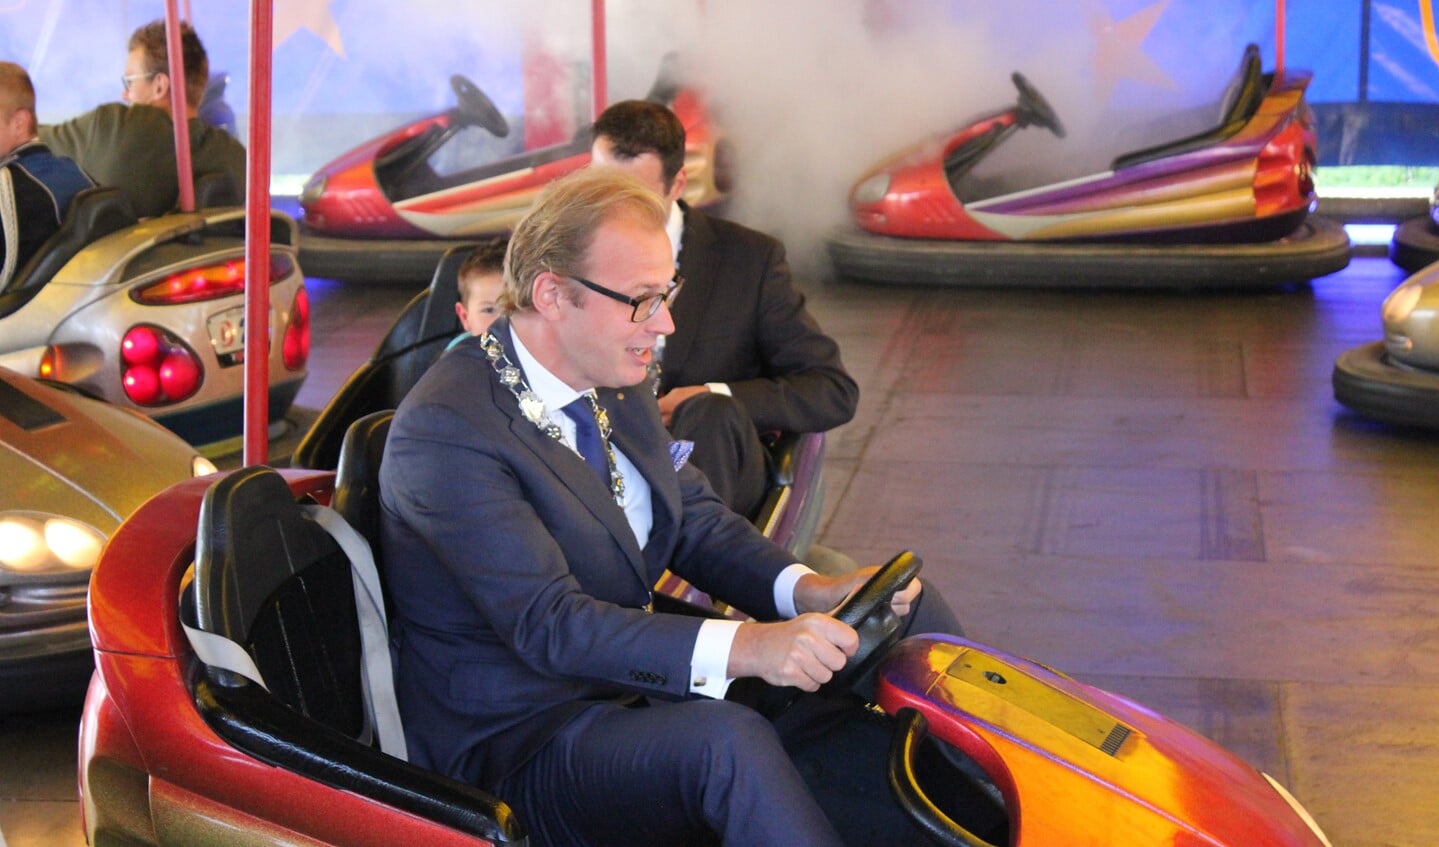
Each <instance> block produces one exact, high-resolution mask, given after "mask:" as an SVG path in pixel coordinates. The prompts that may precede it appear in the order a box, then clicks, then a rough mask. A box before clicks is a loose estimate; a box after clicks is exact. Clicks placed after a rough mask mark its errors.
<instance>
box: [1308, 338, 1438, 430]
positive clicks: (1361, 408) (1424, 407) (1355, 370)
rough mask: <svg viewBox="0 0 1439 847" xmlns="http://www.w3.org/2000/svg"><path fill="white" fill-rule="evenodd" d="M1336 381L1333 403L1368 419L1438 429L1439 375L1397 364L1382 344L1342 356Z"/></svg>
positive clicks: (1334, 378) (1335, 365) (1336, 368)
mask: <svg viewBox="0 0 1439 847" xmlns="http://www.w3.org/2000/svg"><path fill="white" fill-rule="evenodd" d="M1333 381H1334V399H1336V400H1338V401H1339V402H1340V403H1342V404H1344V405H1345V406H1347V407H1349V408H1350V409H1353V410H1354V411H1355V412H1357V413H1359V414H1361V415H1363V416H1365V417H1368V418H1373V419H1375V420H1379V421H1384V422H1386V423H1392V424H1398V425H1400V426H1415V427H1424V428H1426V429H1439V373H1434V372H1432V371H1424V370H1419V369H1417V368H1409V367H1400V366H1398V365H1396V364H1394V362H1393V361H1392V360H1391V359H1390V358H1389V355H1388V354H1387V353H1385V351H1384V344H1383V342H1380V341H1375V342H1373V343H1372V344H1365V345H1364V346H1362V347H1355V348H1353V349H1351V350H1346V351H1345V352H1344V353H1342V354H1340V356H1339V358H1338V359H1337V360H1336V361H1335V362H1334V376H1333Z"/></svg>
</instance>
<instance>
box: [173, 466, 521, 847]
mask: <svg viewBox="0 0 1439 847" xmlns="http://www.w3.org/2000/svg"><path fill="white" fill-rule="evenodd" d="M185 605H186V606H187V608H186V609H185V610H184V611H183V614H185V615H186V616H187V617H188V618H190V619H191V620H193V621H194V623H195V624H196V625H197V626H198V628H200V629H202V630H205V631H207V632H212V633H215V634H218V635H221V636H224V637H226V638H229V639H230V640H232V641H235V642H237V643H239V644H240V645H242V646H243V647H244V648H245V649H246V650H247V651H248V652H249V653H250V654H251V656H252V657H253V659H254V660H255V664H256V666H257V667H258V668H259V670H260V672H261V674H262V676H263V677H264V679H265V682H266V685H267V686H268V687H269V691H266V690H265V688H262V687H260V686H259V685H256V684H254V683H252V682H251V681H249V680H247V679H244V678H242V677H240V676H238V675H236V674H234V673H230V672H228V671H222V670H219V669H217V668H212V667H208V666H207V667H205V668H204V669H203V672H202V673H201V674H200V675H199V677H198V678H197V679H196V681H195V685H194V697H195V704H196V706H197V707H198V708H199V710H200V712H201V714H202V715H203V717H204V718H205V720H206V722H207V723H208V724H209V725H210V726H211V727H212V728H213V729H214V730H215V731H216V733H218V734H219V735H220V736H221V737H223V738H225V739H226V740H227V741H228V742H229V743H230V744H231V745H233V746H234V747H236V748H238V749H240V750H242V751H244V752H246V753H248V754H249V755H252V756H254V757H255V758H257V759H260V760H262V761H265V762H268V763H270V764H272V765H275V766H277V767H281V768H285V769H287V770H290V771H294V772H296V773H299V774H301V775H303V776H306V777H308V778H310V779H312V780H314V781H316V782H319V783H322V784H324V785H328V786H330V787H333V788H336V789H339V790H342V791H346V792H352V793H355V794H359V795H361V796H363V797H366V798H368V799H370V800H372V801H373V802H375V803H378V804H382V805H387V806H390V807H393V808H395V809H397V810H399V811H401V812H404V813H408V814H411V815H416V816H419V817H422V818H426V819H429V820H433V821H435V822H437V823H439V824H441V825H443V826H447V827H450V828H453V829H456V830H458V831H461V832H464V833H467V834H470V835H474V836H476V837H479V838H483V839H487V840H489V841H491V842H492V843H497V844H517V843H518V844H522V843H525V842H526V841H527V838H526V836H525V832H524V828H523V827H522V826H521V825H520V823H519V821H518V820H517V819H516V818H515V816H514V814H513V813H512V812H511V811H510V809H509V807H508V806H506V805H505V804H503V803H502V802H500V801H499V800H498V799H496V798H495V797H493V796H492V795H490V794H488V793H486V792H484V791H481V790H479V789H478V788H475V787H473V786H469V785H465V784H463V783H459V782H456V781H454V780H452V779H449V778H447V777H444V776H441V775H439V774H436V773H433V772H431V771H427V770H424V769H421V768H418V767H415V766H414V765H411V764H409V763H407V762H405V761H403V760H401V759H398V758H395V757H393V756H389V755H386V754H385V753H383V752H381V751H380V750H378V749H376V748H375V747H373V746H371V745H370V744H369V743H367V742H366V741H365V740H364V738H365V736H366V735H367V734H368V733H367V731H366V730H365V728H364V702H363V687H362V686H363V682H362V679H361V669H360V667H361V659H360V649H359V640H360V639H359V632H358V624H357V623H356V613H355V609H354V589H353V587H352V584H351V576H350V566H349V561H348V559H347V558H346V556H345V554H344V553H343V551H341V550H340V548H339V547H338V545H337V544H336V543H335V542H334V541H333V540H332V539H331V538H330V536H329V535H328V533H326V532H325V530H324V529H323V528H321V527H319V526H318V525H317V524H315V523H313V522H311V521H309V520H308V519H306V518H305V517H303V514H302V512H301V509H300V507H299V504H298V503H296V501H295V499H294V496H293V495H292V493H291V491H290V488H289V486H288V485H287V484H286V483H285V481H284V479H283V478H282V477H280V475H279V474H278V473H276V472H275V471H273V470H271V469H270V468H266V467H263V466H254V467H249V468H243V469H241V470H239V471H235V472H234V473H232V474H230V475H228V476H225V477H223V478H222V479H220V480H219V481H218V482H216V483H215V485H214V486H213V487H212V488H211V489H210V491H209V492H207V493H206V496H205V500H204V503H203V505H202V507H201V511H200V526H199V534H198V537H197V540H196V561H195V579H194V581H193V583H192V584H191V586H190V587H189V589H188V590H187V593H186V599H185ZM297 801H298V802H303V798H300V799H299V800H297ZM317 814H318V811H317Z"/></svg>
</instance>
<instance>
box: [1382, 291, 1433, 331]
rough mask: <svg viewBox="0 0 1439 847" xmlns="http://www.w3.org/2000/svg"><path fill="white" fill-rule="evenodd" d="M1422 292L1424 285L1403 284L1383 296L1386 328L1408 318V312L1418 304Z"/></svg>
mask: <svg viewBox="0 0 1439 847" xmlns="http://www.w3.org/2000/svg"><path fill="white" fill-rule="evenodd" d="M1423 294H1424V286H1422V285H1418V284H1404V285H1401V286H1399V287H1398V288H1396V289H1394V290H1393V291H1391V292H1389V296H1388V297H1385V298H1384V309H1383V315H1384V326H1385V327H1386V328H1388V327H1392V326H1394V325H1396V324H1402V323H1404V322H1405V321H1407V320H1409V314H1410V313H1411V312H1413V311H1414V307H1415V306H1417V305H1419V298H1420V297H1421V296H1423Z"/></svg>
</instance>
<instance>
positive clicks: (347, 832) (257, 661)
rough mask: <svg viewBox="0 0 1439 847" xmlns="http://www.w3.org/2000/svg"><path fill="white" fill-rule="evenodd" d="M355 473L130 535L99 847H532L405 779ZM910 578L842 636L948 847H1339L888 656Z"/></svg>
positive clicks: (1213, 753) (113, 578) (1068, 706)
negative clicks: (853, 644)
mask: <svg viewBox="0 0 1439 847" xmlns="http://www.w3.org/2000/svg"><path fill="white" fill-rule="evenodd" d="M361 465H362V466H363V462H362V463H361ZM351 467H352V466H351V465H350V464H349V463H348V462H346V461H345V460H344V459H343V458H342V460H341V467H340V471H339V475H338V478H337V477H336V476H334V475H332V474H330V473H328V472H314V471H294V470H291V471H274V470H272V469H269V468H264V467H260V466H255V467H250V468H245V469H242V470H239V471H235V472H233V473H231V474H228V475H225V476H223V477H219V478H218V479H217V478H214V477H212V478H210V479H205V480H195V481H190V482H184V483H180V484H177V485H175V486H173V487H171V488H169V489H167V490H166V491H165V492H163V493H162V494H161V495H159V496H157V497H155V498H153V499H152V500H150V501H149V502H148V503H147V504H146V505H145V506H143V507H142V508H141V509H140V510H139V511H138V512H136V513H135V514H134V515H133V516H132V517H131V518H130V519H129V520H127V521H126V522H125V523H124V524H123V525H122V526H121V528H120V529H119V531H118V532H117V533H116V534H115V535H114V537H113V539H112V540H111V542H110V544H109V546H108V547H107V548H106V549H105V552H104V555H103V557H102V559H101V561H100V564H99V566H98V568H97V569H96V572H95V576H94V581H93V582H92V585H91V592H90V623H91V628H92V632H93V638H94V644H95V660H96V673H95V676H94V678H93V680H92V682H91V686H90V691H89V696H88V698H87V701H86V706H85V711H84V715H83V718H82V721H81V728H80V764H79V774H80V789H81V793H82V797H83V814H84V823H85V830H86V835H87V838H88V839H89V842H90V843H91V844H104V843H125V844H175V843H221V842H224V843H228V842H230V841H232V840H233V839H234V837H235V835H236V833H244V841H245V843H247V844H255V845H259V844H275V845H279V844H298V843H304V844H311V845H321V844H334V845H340V844H344V845H350V847H363V845H376V847H378V845H390V844H397V843H399V844H425V845H441V846H442V845H482V844H489V845H493V844H524V843H526V842H527V837H526V834H525V833H526V829H525V823H524V821H521V820H519V819H518V818H517V817H516V816H515V815H514V813H513V812H512V811H511V810H510V808H509V807H508V806H507V805H506V804H505V803H504V801H503V799H502V798H498V797H495V796H493V795H491V794H489V793H487V792H486V791H484V790H482V789H480V788H476V787H473V786H468V785H464V784H461V783H458V782H455V781H453V780H450V779H448V778H446V777H443V776H440V775H439V774H436V773H433V772H430V771H426V770H424V769H421V768H418V767H416V766H414V765H412V764H410V763H408V762H407V761H405V758H404V746H403V743H402V742H403V734H402V731H401V730H400V729H399V723H398V721H399V717H398V713H397V712H396V711H395V710H394V709H393V708H392V706H391V704H392V703H393V682H392V677H391V676H390V674H389V673H388V669H387V668H385V666H384V665H383V663H384V662H387V661H388V657H389V651H388V649H387V639H386V636H385V631H384V612H383V610H384V598H383V596H382V590H381V589H380V587H379V586H380V584H381V583H380V582H379V580H378V577H377V566H378V568H382V567H383V562H373V561H372V557H371V556H370V555H369V553H368V550H369V548H368V547H367V545H366V541H365V537H366V536H367V535H371V534H372V533H373V532H374V530H375V529H376V524H377V521H376V519H375V514H376V513H375V511H373V509H374V508H375V507H376V506H377V505H378V496H377V492H375V491H374V490H373V489H372V488H369V487H368V485H367V483H366V482H365V480H367V479H369V478H370V477H369V475H368V474H367V473H366V472H364V471H363V470H360V471H353V472H352V470H351ZM302 500H303V501H315V500H318V501H320V502H327V501H331V502H333V505H334V507H335V511H334V512H328V513H327V512H325V511H324V510H323V509H317V508H315V507H312V506H308V505H302V504H301V501H302ZM335 514H338V515H342V516H343V517H344V518H345V519H346V520H347V521H348V522H349V524H351V525H353V527H354V529H352V530H349V531H348V532H347V531H345V527H343V526H340V525H337V524H335V523H334V522H333V518H332V517H330V516H333V515H335ZM355 530H358V531H355ZM918 567H919V562H918V558H917V557H915V556H913V555H912V554H901V555H900V556H897V557H896V558H895V559H894V560H893V561H892V562H891V563H890V564H889V565H887V566H886V567H885V568H883V569H881V570H880V572H879V573H878V574H876V575H875V577H874V578H873V579H872V580H871V582H870V584H869V585H867V586H865V587H864V588H862V589H861V590H860V591H859V592H858V593H857V594H856V595H855V597H854V598H853V599H852V600H851V601H850V602H849V603H848V604H847V605H846V607H844V608H841V609H840V610H839V611H838V612H837V613H836V614H837V616H838V617H840V618H841V619H842V620H845V621H846V622H849V623H851V624H852V625H854V626H855V627H856V629H857V630H859V631H860V632H861V639H862V640H861V644H862V646H861V649H860V652H859V653H858V654H857V655H856V657H855V660H854V664H855V667H856V673H858V672H860V669H864V668H868V667H870V666H871V665H870V660H872V659H878V665H877V680H878V695H877V699H878V703H879V705H880V706H881V707H883V709H884V710H885V711H886V712H887V713H889V714H890V715H891V716H892V718H891V720H892V722H893V728H894V736H893V743H892V747H891V751H890V756H889V762H888V771H889V780H890V783H891V787H892V789H893V790H894V791H895V793H896V796H897V797H898V798H899V800H900V802H901V804H902V805H903V806H904V807H905V808H906V809H907V810H908V811H909V812H910V814H911V815H913V816H914V818H915V819H916V821H917V822H918V823H919V824H920V825H921V826H922V827H923V828H924V829H925V830H926V831H927V832H928V833H930V834H931V835H932V836H933V837H934V839H935V840H936V841H937V842H938V843H941V844H947V845H966V847H987V845H990V844H1009V845H1054V844H1064V845H1099V844H1104V845H1116V844H1118V845H1136V847H1139V846H1140V845H1144V847H1150V845H1155V844H1175V845H1179V844H1187V845H1199V844H1205V845H1211V847H1240V845H1250V844H1266V845H1280V847H1327V845H1328V842H1327V841H1326V840H1325V838H1324V836H1323V835H1322V834H1321V832H1320V831H1319V828H1318V826H1317V825H1315V823H1314V822H1313V821H1312V820H1311V819H1310V818H1309V816H1308V815H1307V814H1306V813H1305V812H1304V810H1303V808H1302V807H1301V806H1300V805H1299V804H1298V803H1297V802H1296V801H1295V800H1294V799H1293V798H1292V797H1290V796H1289V795H1288V794H1287V793H1286V792H1285V791H1284V790H1283V789H1282V788H1280V787H1279V786H1278V785H1277V783H1275V782H1274V781H1273V780H1271V779H1268V778H1266V777H1265V776H1263V775H1262V774H1260V773H1259V772H1257V771H1255V770H1254V769H1253V768H1251V767H1249V766H1248V765H1246V764H1244V763H1242V762H1241V761H1239V760H1238V759H1237V758H1235V757H1234V756H1232V755H1231V754H1229V753H1227V752H1225V751H1224V750H1222V749H1220V748H1219V747H1217V746H1216V745H1214V744H1213V743H1212V742H1209V741H1207V740H1205V739H1203V738H1201V737H1199V736H1197V735H1195V734H1194V733H1192V732H1189V731H1188V730H1185V729H1183V728H1182V727H1180V726H1178V725H1176V724H1174V723H1172V722H1170V721H1168V720H1166V719H1164V718H1162V717H1160V716H1158V715H1156V714H1154V713H1153V712H1152V711H1150V710H1148V709H1145V708H1143V707H1141V706H1138V705H1136V704H1134V703H1132V702H1130V701H1127V700H1125V699H1123V698H1120V697H1117V696H1115V695H1113V694H1109V693H1106V692H1104V691H1101V690H1099V689H1096V688H1093V687H1091V686H1087V685H1083V684H1081V683H1078V682H1076V681H1074V680H1071V679H1069V678H1067V677H1064V676H1063V675H1061V674H1058V673H1055V672H1053V671H1050V670H1048V669H1046V668H1044V667H1042V666H1040V665H1036V664H1033V663H1031V662H1028V661H1025V660H1023V659H1020V658H1018V657H1014V656H1009V655H1006V654H1004V653H1001V652H999V651H994V650H989V649H987V648H982V647H980V646H979V645H977V644H974V643H971V642H968V641H964V640H956V639H944V638H932V637H925V636H919V637H915V638H912V639H908V640H905V641H903V642H900V643H899V644H898V645H895V643H894V642H895V638H896V636H897V632H898V628H897V627H898V622H897V619H896V618H895V616H894V615H893V614H892V613H890V612H889V606H888V599H889V597H890V596H892V594H893V592H894V590H896V589H897V588H898V587H900V585H902V584H903V583H904V582H905V581H906V580H907V579H908V578H910V577H911V576H912V575H913V574H914V573H915V572H916V571H917V570H918ZM187 630H188V632H187ZM376 660H379V661H380V662H381V664H378V665H377V664H375V663H374V662H375V661H376ZM376 668H379V670H376ZM840 693H841V694H844V693H845V692H840ZM847 696H854V695H847ZM926 727H927V728H928V731H927V732H926ZM396 739H399V740H400V743H398V744H397V743H396ZM976 798H977V799H976ZM961 810H963V811H961ZM976 833H979V834H976Z"/></svg>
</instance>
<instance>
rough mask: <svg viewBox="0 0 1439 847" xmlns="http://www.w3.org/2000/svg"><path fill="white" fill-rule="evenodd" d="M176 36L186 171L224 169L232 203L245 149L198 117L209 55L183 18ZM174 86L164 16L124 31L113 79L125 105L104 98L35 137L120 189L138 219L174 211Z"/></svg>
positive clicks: (240, 187)
mask: <svg viewBox="0 0 1439 847" xmlns="http://www.w3.org/2000/svg"><path fill="white" fill-rule="evenodd" d="M180 42H181V54H182V58H183V61H184V63H185V80H184V85H183V90H184V92H185V114H186V117H187V119H188V121H189V129H190V165H191V170H192V171H193V172H194V173H195V174H196V175H197V176H198V175H200V174H206V173H216V172H219V173H224V174H226V175H228V177H229V181H230V182H231V183H232V188H233V190H234V191H233V198H232V199H231V200H230V202H233V203H239V202H240V200H241V198H242V197H243V194H244V191H245V147H244V145H242V144H241V143H240V142H239V141H237V140H236V139H235V138H234V137H233V136H231V135H230V134H229V133H227V132H225V131H224V130H223V129H219V128H218V127H213V126H210V125H209V124H206V123H205V122H204V121H201V120H200V118H199V108H200V101H201V99H203V98H204V96H205V85H206V82H207V81H208V80H209V77H210V60H209V57H208V56H207V55H206V53H205V46H204V45H203V44H201V43H200V37H199V36H198V35H196V34H195V30H194V29H193V28H191V26H190V25H189V24H188V23H181V24H180ZM174 84H175V81H174V79H173V78H172V77H171V75H170V60H169V53H168V52H167V50H166V43H165V22H164V21H163V20H156V21H151V22H150V23H148V24H145V25H144V26H142V27H140V28H139V29H137V30H135V32H134V33H133V34H131V36H130V43H129V53H128V55H127V57H126V59H125V72H124V74H122V75H121V77H120V85H121V88H122V91H121V96H122V97H123V98H124V100H125V103H106V104H104V105H102V106H98V107H96V108H94V109H92V110H90V111H89V112H86V113H85V114H83V115H79V116H78V117H75V118H72V119H70V120H68V121H65V122H64V123H61V124H54V125H47V126H42V127H40V140H42V141H44V142H45V143H46V144H48V145H49V146H50V148H51V149H52V150H54V151H55V152H57V153H60V154H62V155H65V156H69V157H71V158H72V159H74V160H75V161H77V162H79V163H80V166H81V167H83V168H84V169H85V170H86V171H87V172H89V173H90V175H91V176H93V177H95V180H96V181H97V182H99V183H100V184H101V185H113V186H117V187H119V188H121V189H123V190H124V192H125V193H126V194H127V195H128V196H129V198H130V202H131V203H132V204H133V205H134V207H135V213H136V214H137V215H139V216H140V217H142V218H146V217H153V216H155V215H163V214H165V213H167V212H170V211H173V210H174V209H175V208H176V207H177V206H178V204H179V198H180V185H179V179H178V175H177V174H178V169H177V168H176V165H175V125H174V123H173V121H172V118H173V115H172V114H171V103H170V92H171V87H172V86H173V85H174ZM126 104H128V108H127V106H126Z"/></svg>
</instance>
